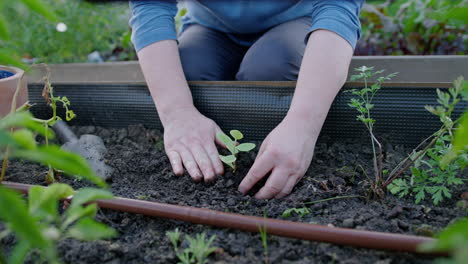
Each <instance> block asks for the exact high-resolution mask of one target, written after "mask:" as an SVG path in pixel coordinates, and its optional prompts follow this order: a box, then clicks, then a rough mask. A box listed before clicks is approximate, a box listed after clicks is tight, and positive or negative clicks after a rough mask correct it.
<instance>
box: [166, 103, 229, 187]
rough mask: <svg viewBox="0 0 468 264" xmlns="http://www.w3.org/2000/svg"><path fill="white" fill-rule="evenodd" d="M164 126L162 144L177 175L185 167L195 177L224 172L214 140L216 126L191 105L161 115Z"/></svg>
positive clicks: (200, 178) (208, 178) (195, 178)
mask: <svg viewBox="0 0 468 264" xmlns="http://www.w3.org/2000/svg"><path fill="white" fill-rule="evenodd" d="M161 120H162V122H163V126H164V148H165V150H166V154H167V156H168V157H169V160H170V162H171V166H172V170H173V171H174V173H175V174H176V175H182V174H183V173H184V167H185V168H186V169H187V171H188V173H189V174H190V176H191V177H192V178H193V179H194V180H195V181H201V180H202V179H204V180H205V181H206V182H209V181H212V180H214V179H215V176H216V175H222V174H223V173H224V167H223V164H222V163H221V160H220V159H219V156H218V150H217V149H216V146H215V142H218V144H221V143H220V142H219V141H218V140H217V139H216V134H217V133H222V131H221V129H220V128H219V126H218V125H217V124H216V123H215V122H214V121H213V120H211V119H209V118H207V117H205V116H204V115H202V114H201V113H200V112H198V110H196V109H195V108H194V107H190V108H182V109H177V110H175V111H172V112H170V113H169V114H166V115H165V116H164V117H161Z"/></svg>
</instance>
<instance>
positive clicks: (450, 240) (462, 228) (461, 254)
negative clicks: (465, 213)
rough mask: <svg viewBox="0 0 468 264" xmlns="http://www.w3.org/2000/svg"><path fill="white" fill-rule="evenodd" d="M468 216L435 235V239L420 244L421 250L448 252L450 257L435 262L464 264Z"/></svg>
mask: <svg viewBox="0 0 468 264" xmlns="http://www.w3.org/2000/svg"><path fill="white" fill-rule="evenodd" d="M467 248H468V218H466V217H465V218H463V219H461V220H459V221H457V222H455V223H453V224H451V225H449V226H448V227H446V228H445V229H444V230H443V231H442V232H440V233H439V234H438V235H437V240H436V241H434V242H429V243H425V244H423V245H421V246H420V247H419V249H420V250H421V251H423V252H437V251H448V252H450V255H451V259H438V260H436V262H435V263H446V264H449V263H450V264H464V263H466V260H467V259H468V251H467V250H466V249H467Z"/></svg>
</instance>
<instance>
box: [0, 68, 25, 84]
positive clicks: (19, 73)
mask: <svg viewBox="0 0 468 264" xmlns="http://www.w3.org/2000/svg"><path fill="white" fill-rule="evenodd" d="M0 70H5V71H10V72H12V73H13V75H12V76H10V77H7V78H3V79H0V83H2V82H7V81H11V80H15V79H20V78H21V76H23V75H24V71H23V70H22V69H20V68H17V67H13V66H5V65H0Z"/></svg>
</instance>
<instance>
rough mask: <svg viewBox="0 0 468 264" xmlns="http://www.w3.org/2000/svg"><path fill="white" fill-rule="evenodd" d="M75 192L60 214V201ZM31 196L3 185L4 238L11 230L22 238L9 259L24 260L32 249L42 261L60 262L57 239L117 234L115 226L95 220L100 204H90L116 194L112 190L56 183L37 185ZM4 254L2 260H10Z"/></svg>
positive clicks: (0, 201) (0, 191) (0, 190)
mask: <svg viewBox="0 0 468 264" xmlns="http://www.w3.org/2000/svg"><path fill="white" fill-rule="evenodd" d="M72 195H73V200H72V202H71V203H70V204H69V206H68V207H67V209H66V210H65V211H64V212H63V213H62V214H59V210H58V206H59V201H60V200H61V199H65V198H68V197H70V196H72ZM28 196H29V202H28V203H26V202H25V201H24V200H23V199H22V197H21V196H20V195H19V194H17V193H16V192H14V191H11V190H9V189H7V188H5V187H3V186H1V185H0V206H1V208H2V210H1V211H0V219H2V220H3V221H5V223H6V230H4V231H3V232H1V234H2V235H1V236H0V240H1V239H2V238H3V237H6V236H8V235H10V234H15V236H17V238H19V242H18V243H17V244H16V245H15V247H14V249H13V250H12V252H11V254H10V256H9V258H8V263H23V262H24V260H25V258H26V257H27V256H28V254H30V253H32V252H34V253H36V254H38V255H39V259H40V261H39V262H45V263H59V260H58V257H57V251H56V243H57V242H58V241H60V240H63V239H66V238H75V239H78V240H83V241H90V240H97V239H105V238H111V237H114V236H115V235H116V232H115V230H114V229H112V228H110V227H107V226H106V225H104V224H102V223H99V222H97V221H95V220H94V217H95V215H96V213H97V210H98V208H97V205H96V204H94V203H91V204H88V203H89V202H91V201H94V200H96V199H110V198H112V197H113V196H112V194H111V193H110V192H108V191H105V190H100V189H94V188H83V189H81V190H79V191H76V192H75V191H74V190H73V189H72V188H71V187H70V186H68V185H66V184H52V185H50V186H48V187H42V186H34V187H32V188H31V189H30V190H29V194H28ZM1 256H4V254H0V262H1V263H7V260H6V259H5V258H4V257H3V258H4V259H1Z"/></svg>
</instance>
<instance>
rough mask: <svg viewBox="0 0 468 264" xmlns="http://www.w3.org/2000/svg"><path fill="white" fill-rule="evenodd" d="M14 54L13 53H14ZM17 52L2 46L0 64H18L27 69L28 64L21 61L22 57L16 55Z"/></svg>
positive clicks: (17, 65)
mask: <svg viewBox="0 0 468 264" xmlns="http://www.w3.org/2000/svg"><path fill="white" fill-rule="evenodd" d="M12 54H13V55H12ZM14 54H15V53H14V52H13V51H11V50H9V49H5V48H0V64H2V65H11V66H16V67H18V68H21V69H26V68H27V67H28V66H27V65H26V64H25V63H23V62H22V61H21V59H20V58H18V57H17V56H15V55H14Z"/></svg>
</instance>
